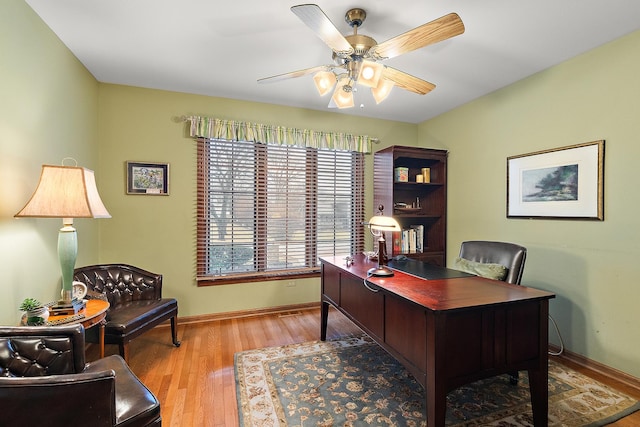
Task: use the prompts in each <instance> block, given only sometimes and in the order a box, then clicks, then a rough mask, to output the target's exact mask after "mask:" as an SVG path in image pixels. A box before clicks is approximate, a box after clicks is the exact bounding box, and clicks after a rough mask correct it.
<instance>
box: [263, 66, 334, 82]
mask: <svg viewBox="0 0 640 427" xmlns="http://www.w3.org/2000/svg"><path fill="white" fill-rule="evenodd" d="M334 68H336V67H335V66H333V65H318V66H317V67H311V68H305V69H304V70H298V71H291V72H289V73H284V74H278V75H276V76H271V77H264V78H262V79H258V83H273V82H279V81H281V80H286V79H294V78H296V77H302V76H306V75H307V74H313V73H316V72H318V71H330V70H332V69H334Z"/></svg>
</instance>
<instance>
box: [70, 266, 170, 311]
mask: <svg viewBox="0 0 640 427" xmlns="http://www.w3.org/2000/svg"><path fill="white" fill-rule="evenodd" d="M73 280H77V281H80V282H82V283H84V284H85V285H87V294H88V295H89V296H90V297H92V296H93V297H96V295H103V296H104V297H106V298H107V300H108V301H109V304H110V305H111V308H110V310H111V309H112V308H114V307H117V306H118V305H120V304H126V303H127V302H131V301H138V300H155V299H160V298H162V275H161V274H156V273H151V272H149V271H146V270H143V269H141V268H138V267H134V266H132V265H127V264H100V265H89V266H86V267H80V268H76V269H75V272H74V275H73Z"/></svg>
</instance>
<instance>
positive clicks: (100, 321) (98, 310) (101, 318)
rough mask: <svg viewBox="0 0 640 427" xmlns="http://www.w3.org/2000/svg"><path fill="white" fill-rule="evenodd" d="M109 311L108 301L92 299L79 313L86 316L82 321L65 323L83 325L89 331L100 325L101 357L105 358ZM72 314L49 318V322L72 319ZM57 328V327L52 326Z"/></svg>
mask: <svg viewBox="0 0 640 427" xmlns="http://www.w3.org/2000/svg"><path fill="white" fill-rule="evenodd" d="M108 309H109V303H108V302H107V301H103V300H99V299H90V300H88V301H87V306H86V307H85V308H84V309H83V310H80V311H79V312H78V314H80V313H82V314H84V317H83V318H82V319H78V320H74V321H71V322H64V323H62V324H64V325H73V324H76V323H81V324H82V326H84V328H85V329H89V328H92V327H94V326H95V325H98V327H99V328H100V330H99V335H100V339H99V342H100V357H104V325H105V323H106V322H105V319H106V318H107V310H108ZM71 316H72V315H70V314H63V315H59V316H49V319H47V320H48V321H49V322H52V321H56V320H64V319H66V318H69V317H71ZM52 327H55V326H52Z"/></svg>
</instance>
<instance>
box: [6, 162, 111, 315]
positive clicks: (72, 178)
mask: <svg viewBox="0 0 640 427" xmlns="http://www.w3.org/2000/svg"><path fill="white" fill-rule="evenodd" d="M63 163H64V160H63ZM15 217H16V218H20V217H39V218H62V228H61V229H60V232H59V234H58V258H59V259H60V268H61V270H62V299H61V300H60V301H59V302H58V306H60V307H67V308H68V307H71V306H73V305H72V301H73V291H72V286H73V269H74V267H75V264H76V257H77V254H78V237H77V234H76V229H75V228H73V218H111V215H109V212H107V209H106V208H105V207H104V204H103V203H102V200H101V199H100V195H99V194H98V189H97V188H96V179H95V176H94V174H93V171H92V170H90V169H85V168H82V167H78V166H52V165H42V173H41V175H40V182H39V183H38V187H37V188H36V190H35V192H34V193H33V195H32V196H31V199H30V200H29V202H27V204H26V205H25V207H24V208H22V210H20V212H18V213H17V214H16V215H15Z"/></svg>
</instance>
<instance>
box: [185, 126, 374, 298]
mask: <svg viewBox="0 0 640 427" xmlns="http://www.w3.org/2000/svg"><path fill="white" fill-rule="evenodd" d="M211 141H221V142H227V143H233V142H232V141H228V140H216V139H208V138H198V154H197V158H198V165H197V218H196V225H197V232H196V239H197V242H196V257H197V262H196V282H197V286H199V287H200V286H212V285H224V284H233V283H248V282H263V281H274V280H291V279H296V278H308V277H320V268H321V267H320V265H316V266H314V267H304V268H300V269H295V268H290V269H284V270H277V271H268V270H265V267H266V265H262V266H259V267H257V268H262V270H260V271H251V272H246V273H231V274H223V275H212V274H206V273H207V272H206V269H207V268H208V267H207V265H208V264H207V263H208V262H209V256H208V255H207V253H208V250H209V248H210V246H209V244H208V243H207V242H209V237H208V236H209V233H210V232H211V230H210V223H209V212H210V210H209V209H210V201H209V200H210V198H209V196H210V190H209V186H208V182H209V165H210V161H211V156H212V150H211V149H210V148H209V146H210V142H211ZM243 143H246V142H243ZM253 144H254V148H256V150H257V151H258V152H261V151H262V150H264V151H265V152H266V150H268V145H267V144H262V143H253ZM291 148H298V149H301V148H300V147H291ZM304 150H306V151H307V156H306V158H307V160H306V162H307V163H308V162H309V160H308V159H309V152H310V151H319V149H316V148H310V147H307V148H304ZM329 151H333V150H329ZM336 151H339V150H336ZM350 153H351V155H353V156H359V157H358V158H354V160H352V162H354V161H355V162H356V164H355V165H354V169H356V170H355V172H354V174H353V175H354V176H353V178H352V183H351V186H352V188H360V191H357V192H355V193H354V194H353V195H352V197H351V201H350V203H351V205H352V211H350V213H351V218H350V221H351V224H352V225H351V236H352V237H354V236H355V239H352V240H353V241H352V242H351V244H350V245H351V249H352V253H359V252H361V251H362V250H363V249H364V244H365V242H364V239H365V233H364V226H361V225H362V224H363V223H364V211H365V206H364V198H365V195H364V168H365V159H364V153H360V152H350ZM312 157H313V158H314V162H315V167H314V168H309V167H308V165H307V166H306V168H305V173H306V182H308V183H309V184H308V185H307V190H306V191H307V192H309V191H312V190H310V189H311V188H315V193H314V195H315V198H314V199H313V200H312V201H310V202H308V203H306V205H305V206H306V208H307V209H310V210H311V211H312V212H314V215H313V218H312V220H311V221H312V222H313V224H312V230H313V234H315V236H314V238H313V239H306V240H305V242H306V243H305V255H304V256H305V258H306V260H307V261H306V262H305V264H307V265H310V263H311V262H313V260H317V258H318V255H317V254H318V239H317V230H318V228H317V227H318V212H317V209H318V206H317V204H318V195H319V192H318V190H317V188H318V186H317V185H316V184H315V182H316V181H317V178H318V165H319V163H318V155H317V153H316V154H314V155H312ZM260 165H261V162H260V161H256V166H255V167H256V176H257V177H258V178H259V179H264V180H266V176H267V175H266V173H267V172H266V170H264V169H265V168H262V170H261V169H260V168H261V166H260ZM261 191H266V187H264V186H257V187H256V189H255V194H256V196H257V197H256V199H263V200H264V199H265V198H264V197H260V195H259V193H260V192H261ZM262 196H264V195H262ZM254 206H256V215H259V212H263V213H264V212H266V208H265V206H266V204H263V205H261V204H260V203H258V202H256V201H254ZM307 221H308V218H307ZM261 224H262V225H261ZM307 224H308V222H307ZM308 228H309V227H308V226H307V227H305V229H308ZM334 231H335V228H334ZM254 232H255V233H256V237H255V242H256V245H258V246H259V247H260V248H259V249H254V259H255V255H256V254H258V253H259V252H260V251H262V250H265V249H264V248H266V246H264V247H262V245H264V243H265V242H266V234H267V232H266V227H265V226H264V218H262V220H260V219H257V220H256V223H255V225H254ZM261 244H262V245H261ZM201 245H206V246H205V248H206V249H205V248H203V247H202V246H201ZM335 255H338V254H335ZM258 261H260V260H258ZM262 261H264V262H265V263H266V261H267V258H266V257H262Z"/></svg>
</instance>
